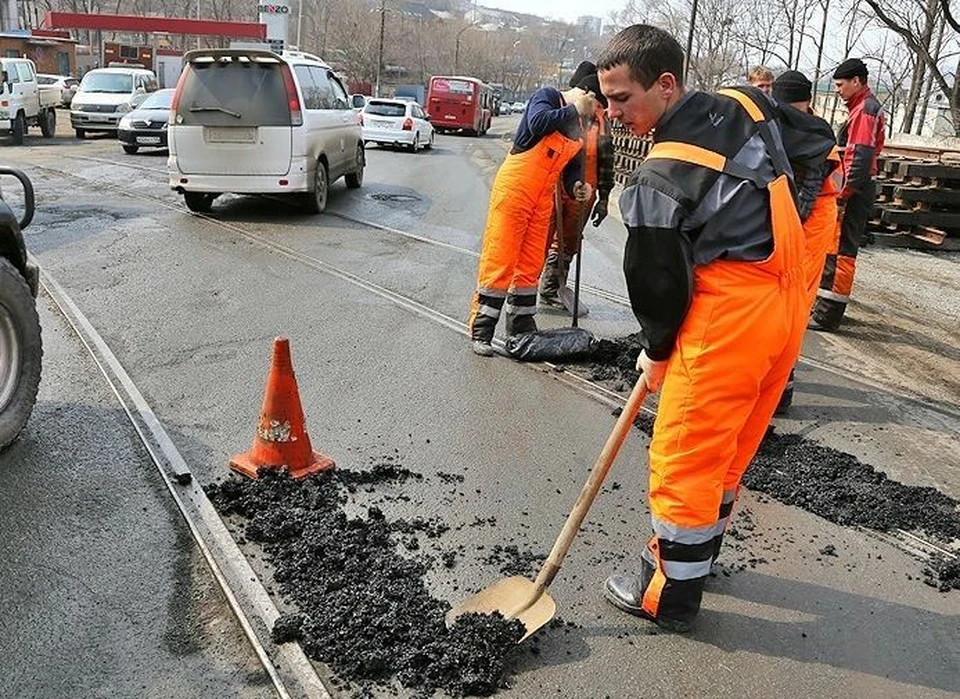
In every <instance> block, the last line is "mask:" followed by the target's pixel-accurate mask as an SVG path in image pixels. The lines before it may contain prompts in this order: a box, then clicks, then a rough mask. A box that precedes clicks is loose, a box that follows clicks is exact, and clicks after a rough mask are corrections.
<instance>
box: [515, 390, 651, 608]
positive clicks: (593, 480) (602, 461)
mask: <svg viewBox="0 0 960 699" xmlns="http://www.w3.org/2000/svg"><path fill="white" fill-rule="evenodd" d="M646 397H647V384H646V383H645V382H644V380H643V377H642V376H641V377H640V378H639V379H638V380H637V385H636V386H634V387H633V391H632V392H631V393H630V398H628V399H627V404H626V405H625V406H624V408H623V412H622V413H620V417H619V418H617V424H616V425H614V426H613V432H611V433H610V436H609V437H608V438H607V443H606V444H604V445H603V451H601V452H600V457H599V458H598V459H597V463H595V464H594V465H593V469H591V471H590V476H589V477H588V478H587V482H586V483H584V484H583V490H581V491H580V497H578V498H577V502H576V503H575V504H574V506H573V510H572V511H571V512H570V516H569V517H567V521H566V523H565V524H564V525H563V530H562V531H561V532H560V536H559V537H557V541H556V543H554V545H553V549H552V550H551V551H550V555H549V556H548V557H547V560H546V562H545V563H544V564H543V567H542V568H541V569H540V573H539V574H538V575H537V579H536V580H535V581H534V584H535V586H536V587H535V592H534V601H536V598H538V597H539V596H540V595H541V594H543V591H544V590H545V589H546V588H547V587H548V586H549V585H550V583H552V582H553V579H554V578H555V577H556V575H557V573H558V572H559V571H560V566H562V565H563V559H564V558H566V556H567V551H569V550H570V545H571V544H572V543H573V540H574V538H575V537H576V536H577V533H578V532H579V531H580V525H581V524H583V520H584V518H585V517H586V516H587V512H588V511H589V510H590V506H591V505H593V501H594V499H595V498H596V497H597V493H598V492H600V486H602V485H603V480H604V479H605V478H606V477H607V472H608V471H610V467H611V466H612V465H613V461H614V459H616V458H617V453H618V452H619V451H620V447H621V445H622V444H623V440H624V439H626V436H627V433H628V432H629V431H630V428H631V427H632V426H633V421H634V420H635V419H636V417H637V413H639V412H640V406H641V405H643V401H644V399H645V398H646Z"/></svg>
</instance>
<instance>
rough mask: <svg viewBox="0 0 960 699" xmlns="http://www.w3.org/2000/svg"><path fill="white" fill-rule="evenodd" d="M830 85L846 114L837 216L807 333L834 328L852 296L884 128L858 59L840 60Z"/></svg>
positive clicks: (874, 190)
mask: <svg viewBox="0 0 960 699" xmlns="http://www.w3.org/2000/svg"><path fill="white" fill-rule="evenodd" d="M833 83H834V89H835V91H836V93H837V94H838V95H839V96H840V97H841V99H843V101H844V102H845V103H846V105H847V109H848V110H850V115H849V117H848V118H847V121H846V123H845V124H844V125H843V126H841V127H840V134H839V137H838V140H839V142H840V145H841V146H842V147H843V169H844V175H845V177H846V181H845V182H844V185H843V191H841V192H840V197H839V200H838V202H839V205H840V208H841V209H842V211H843V214H842V216H841V222H840V228H839V230H838V235H837V236H836V238H835V239H834V241H833V245H832V248H831V250H830V251H829V253H828V254H827V262H826V264H825V265H824V268H823V278H822V279H821V280H820V288H819V290H818V291H817V300H816V303H815V304H814V306H813V313H811V315H810V325H811V327H812V328H814V329H816V330H827V331H833V330H837V329H838V328H839V327H840V323H841V321H842V320H843V314H844V313H845V312H846V309H847V303H849V301H850V294H851V292H852V291H853V278H854V275H855V274H856V271H857V253H858V252H859V250H860V245H861V244H862V243H863V238H864V236H865V234H866V229H867V222H868V221H869V219H870V215H871V213H872V212H873V205H874V202H875V201H876V198H877V185H876V182H875V181H874V177H876V175H877V156H878V155H879V154H880V152H881V151H882V150H883V142H884V130H885V128H886V126H885V122H884V116H883V107H882V106H881V104H880V102H879V100H877V98H876V97H875V96H874V94H873V92H871V90H870V88H869V87H868V86H867V66H866V65H865V64H864V62H863V61H861V60H860V59H859V58H848V59H847V60H845V61H844V62H843V63H841V64H840V65H839V66H837V69H836V70H835V71H834V72H833Z"/></svg>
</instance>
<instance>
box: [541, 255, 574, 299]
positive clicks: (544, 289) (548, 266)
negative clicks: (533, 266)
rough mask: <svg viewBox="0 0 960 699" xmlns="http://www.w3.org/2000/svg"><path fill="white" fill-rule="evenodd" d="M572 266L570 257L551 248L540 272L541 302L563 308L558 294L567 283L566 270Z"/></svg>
mask: <svg viewBox="0 0 960 699" xmlns="http://www.w3.org/2000/svg"><path fill="white" fill-rule="evenodd" d="M569 268H570V259H569V257H567V256H566V255H561V254H560V252H559V251H558V250H555V249H554V250H550V252H548V253H547V259H546V261H545V262H544V265H543V271H542V272H541V273H540V303H542V304H544V305H545V306H552V307H553V308H563V302H562V301H561V300H560V297H559V296H558V292H559V290H560V287H562V286H563V285H564V284H566V283H567V275H566V270H568V269H569Z"/></svg>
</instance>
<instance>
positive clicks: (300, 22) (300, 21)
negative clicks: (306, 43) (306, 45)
mask: <svg viewBox="0 0 960 699" xmlns="http://www.w3.org/2000/svg"><path fill="white" fill-rule="evenodd" d="M301 27H303V0H300V11H299V12H298V13H297V51H303V46H301V45H300V28H301Z"/></svg>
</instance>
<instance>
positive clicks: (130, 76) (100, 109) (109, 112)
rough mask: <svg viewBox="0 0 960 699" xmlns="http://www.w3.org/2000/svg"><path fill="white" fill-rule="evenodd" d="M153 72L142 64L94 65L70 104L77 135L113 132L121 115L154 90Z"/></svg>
mask: <svg viewBox="0 0 960 699" xmlns="http://www.w3.org/2000/svg"><path fill="white" fill-rule="evenodd" d="M158 87H159V85H158V84H157V76H156V75H154V74H153V71H152V70H147V69H146V68H123V67H111V68H94V69H93V70H91V71H89V72H88V73H87V74H86V75H84V76H83V80H81V81H80V87H79V88H78V89H77V92H76V94H75V95H74V96H73V102H72V103H71V105H70V124H71V125H72V126H73V129H74V131H75V132H76V134H77V138H85V137H86V135H87V134H88V133H91V132H100V133H116V132H117V127H118V126H119V125H120V120H121V119H122V118H123V115H124V114H126V113H127V112H129V111H130V110H132V109H136V108H137V107H139V106H140V105H141V103H143V101H144V100H145V99H146V98H147V97H148V96H149V95H150V94H151V93H153V92H156V91H157V88H158Z"/></svg>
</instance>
